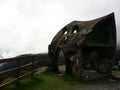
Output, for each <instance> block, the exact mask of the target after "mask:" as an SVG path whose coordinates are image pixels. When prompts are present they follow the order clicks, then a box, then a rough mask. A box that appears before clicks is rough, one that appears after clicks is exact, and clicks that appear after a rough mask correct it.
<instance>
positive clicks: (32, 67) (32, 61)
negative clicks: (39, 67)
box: [31, 59, 35, 79]
mask: <svg viewBox="0 0 120 90" xmlns="http://www.w3.org/2000/svg"><path fill="white" fill-rule="evenodd" d="M34 63H35V60H33V59H32V60H31V64H32V66H31V71H33V70H34ZM33 75H34V73H31V79H34V77H33Z"/></svg>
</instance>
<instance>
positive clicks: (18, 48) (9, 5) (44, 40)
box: [0, 0, 120, 57]
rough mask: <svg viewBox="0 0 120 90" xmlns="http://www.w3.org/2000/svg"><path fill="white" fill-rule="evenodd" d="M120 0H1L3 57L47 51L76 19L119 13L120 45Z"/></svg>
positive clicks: (0, 19) (117, 17)
mask: <svg viewBox="0 0 120 90" xmlns="http://www.w3.org/2000/svg"><path fill="white" fill-rule="evenodd" d="M119 3H120V0H1V1H0V54H2V57H13V56H16V55H19V54H25V53H42V52H47V49H48V45H49V44H50V42H51V40H52V39H53V37H54V35H55V34H56V33H57V32H58V31H59V30H60V29H61V28H62V27H64V26H65V25H66V24H68V23H69V22H71V21H73V20H79V21H85V20H92V19H95V18H98V17H101V16H104V15H107V14H109V13H111V12H114V13H115V18H116V26H117V43H118V44H119V43H120V31H119V28H120V5H119Z"/></svg>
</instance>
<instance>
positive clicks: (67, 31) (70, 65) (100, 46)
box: [48, 13, 116, 77]
mask: <svg viewBox="0 0 120 90" xmlns="http://www.w3.org/2000/svg"><path fill="white" fill-rule="evenodd" d="M115 48H116V26H115V19H114V13H111V14H109V15H107V16H104V17H101V18H98V19H95V20H91V21H73V22H71V23H69V24H68V25H66V26H65V27H63V28H62V29H61V30H60V31H59V32H58V33H57V34H56V36H55V37H54V38H53V40H52V42H51V44H50V45H49V52H48V55H49V65H50V66H52V67H53V69H54V71H55V72H58V73H59V68H58V63H57V59H58V55H59V52H60V51H61V50H62V51H63V53H64V56H65V62H66V73H70V74H74V75H75V76H77V77H82V73H83V71H84V66H85V65H86V64H87V63H92V64H93V65H94V66H95V67H96V71H98V72H101V73H111V68H112V59H113V58H114V53H115Z"/></svg>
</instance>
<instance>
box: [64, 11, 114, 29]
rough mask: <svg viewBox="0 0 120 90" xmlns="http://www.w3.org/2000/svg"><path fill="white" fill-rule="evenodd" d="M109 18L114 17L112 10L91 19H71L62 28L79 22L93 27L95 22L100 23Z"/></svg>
mask: <svg viewBox="0 0 120 90" xmlns="http://www.w3.org/2000/svg"><path fill="white" fill-rule="evenodd" d="M109 18H115V17H114V12H112V13H110V14H108V15H105V16H102V17H99V18H96V19H93V20H88V21H78V20H73V21H72V22H70V23H68V24H67V25H65V26H64V27H63V28H65V27H69V26H71V25H72V24H76V25H80V24H83V23H87V24H91V25H90V28H93V27H94V26H96V25H97V24H99V23H102V22H104V21H106V20H108V19H109ZM114 21H115V19H114ZM63 28H62V29H63Z"/></svg>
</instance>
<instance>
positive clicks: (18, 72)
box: [16, 59, 20, 87]
mask: <svg viewBox="0 0 120 90" xmlns="http://www.w3.org/2000/svg"><path fill="white" fill-rule="evenodd" d="M16 67H17V68H18V69H17V71H16V78H18V77H19V76H20V69H19V67H20V59H17V60H16ZM16 86H17V87H20V80H18V81H17V82H16Z"/></svg>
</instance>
